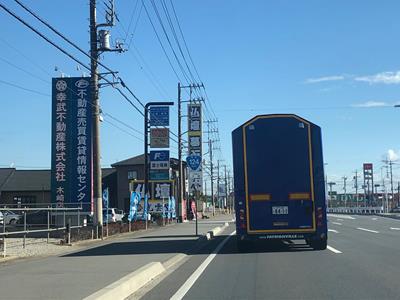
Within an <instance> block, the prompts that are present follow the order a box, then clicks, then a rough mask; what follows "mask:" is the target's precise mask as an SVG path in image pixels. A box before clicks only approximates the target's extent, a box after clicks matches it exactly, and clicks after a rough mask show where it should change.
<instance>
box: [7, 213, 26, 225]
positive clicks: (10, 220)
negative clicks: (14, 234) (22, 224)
mask: <svg viewBox="0 0 400 300" xmlns="http://www.w3.org/2000/svg"><path fill="white" fill-rule="evenodd" d="M3 217H4V221H5V222H6V224H17V223H18V221H19V220H21V218H22V215H20V214H17V213H15V212H13V211H11V210H7V211H3Z"/></svg>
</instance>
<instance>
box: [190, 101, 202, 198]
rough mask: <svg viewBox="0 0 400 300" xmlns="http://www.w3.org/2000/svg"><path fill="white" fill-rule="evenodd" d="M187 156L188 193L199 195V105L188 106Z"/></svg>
mask: <svg viewBox="0 0 400 300" xmlns="http://www.w3.org/2000/svg"><path fill="white" fill-rule="evenodd" d="M188 116H189V117H188V141H189V155H188V157H187V159H186V162H187V165H188V171H189V193H190V194H192V195H194V194H196V193H198V192H199V193H201V192H202V188H203V173H202V126H201V124H202V112H201V104H189V105H188Z"/></svg>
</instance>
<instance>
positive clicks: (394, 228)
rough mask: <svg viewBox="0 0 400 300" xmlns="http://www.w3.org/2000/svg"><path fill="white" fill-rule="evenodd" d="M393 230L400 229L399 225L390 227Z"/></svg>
mask: <svg viewBox="0 0 400 300" xmlns="http://www.w3.org/2000/svg"><path fill="white" fill-rule="evenodd" d="M390 229H391V230H400V228H397V227H390Z"/></svg>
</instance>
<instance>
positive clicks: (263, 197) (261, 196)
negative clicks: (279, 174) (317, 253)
mask: <svg viewBox="0 0 400 300" xmlns="http://www.w3.org/2000/svg"><path fill="white" fill-rule="evenodd" d="M250 200H251V201H268V200H271V194H252V195H250Z"/></svg>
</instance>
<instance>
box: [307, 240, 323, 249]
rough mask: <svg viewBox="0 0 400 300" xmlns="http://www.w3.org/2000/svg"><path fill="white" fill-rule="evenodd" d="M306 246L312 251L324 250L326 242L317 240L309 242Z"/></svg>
mask: <svg viewBox="0 0 400 300" xmlns="http://www.w3.org/2000/svg"><path fill="white" fill-rule="evenodd" d="M308 244H309V245H310V247H311V248H313V249H314V250H325V249H326V246H327V245H328V241H327V240H326V239H319V240H310V241H308Z"/></svg>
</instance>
